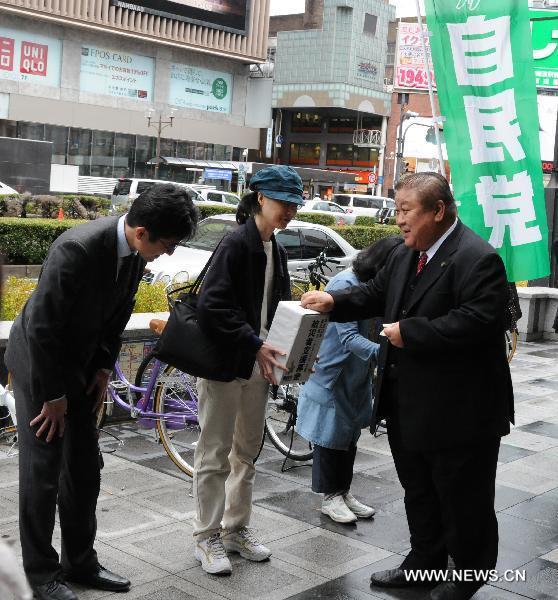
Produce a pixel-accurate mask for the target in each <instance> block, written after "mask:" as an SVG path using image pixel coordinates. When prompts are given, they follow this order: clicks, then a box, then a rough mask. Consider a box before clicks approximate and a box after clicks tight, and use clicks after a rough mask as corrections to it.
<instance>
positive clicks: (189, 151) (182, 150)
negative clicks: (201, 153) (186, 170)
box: [176, 142, 196, 158]
mask: <svg viewBox="0 0 558 600" xmlns="http://www.w3.org/2000/svg"><path fill="white" fill-rule="evenodd" d="M176 156H178V157H180V158H194V157H195V156H196V142H176Z"/></svg>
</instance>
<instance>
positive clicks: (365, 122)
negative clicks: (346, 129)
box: [360, 115, 382, 129]
mask: <svg viewBox="0 0 558 600" xmlns="http://www.w3.org/2000/svg"><path fill="white" fill-rule="evenodd" d="M381 128H382V119H381V118H378V117H374V116H372V115H370V116H368V117H362V119H361V120H360V129H381Z"/></svg>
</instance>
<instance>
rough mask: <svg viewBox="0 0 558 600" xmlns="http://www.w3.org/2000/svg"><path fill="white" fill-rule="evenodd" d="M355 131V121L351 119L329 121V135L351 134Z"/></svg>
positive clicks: (338, 118)
mask: <svg viewBox="0 0 558 600" xmlns="http://www.w3.org/2000/svg"><path fill="white" fill-rule="evenodd" d="M355 129H356V119H354V118H351V117H333V118H332V119H330V120H329V127H328V131H329V132H330V133H353V131H354V130H355Z"/></svg>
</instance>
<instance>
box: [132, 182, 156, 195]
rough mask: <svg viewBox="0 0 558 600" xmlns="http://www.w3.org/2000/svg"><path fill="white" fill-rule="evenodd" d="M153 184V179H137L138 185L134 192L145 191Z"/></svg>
mask: <svg viewBox="0 0 558 600" xmlns="http://www.w3.org/2000/svg"><path fill="white" fill-rule="evenodd" d="M154 185H155V184H154V183H153V181H138V186H137V188H136V194H138V195H139V194H142V193H143V192H147V190H149V189H151V188H152V187H153V186H154Z"/></svg>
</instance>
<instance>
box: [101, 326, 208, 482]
mask: <svg viewBox="0 0 558 600" xmlns="http://www.w3.org/2000/svg"><path fill="white" fill-rule="evenodd" d="M150 326H152V325H151V324H150ZM156 326H157V323H154V324H153V326H152V328H154V327H156ZM113 378H114V379H113V380H112V381H111V382H110V383H109V387H108V391H107V396H106V400H105V402H104V403H103V405H102V406H101V409H100V410H99V413H98V417H97V425H98V426H99V427H101V426H102V424H103V422H104V420H105V417H106V416H107V415H111V414H112V412H113V409H114V405H115V404H116V405H118V406H120V407H121V408H123V409H124V410H126V411H128V412H129V413H130V416H131V417H132V418H134V419H137V421H138V423H139V424H140V425H141V427H143V428H145V429H154V430H155V431H156V433H157V437H158V440H159V441H160V443H161V444H163V447H164V448H165V450H166V452H167V454H168V455H169V457H170V459H171V460H172V461H173V462H174V464H175V465H176V466H177V467H178V468H179V469H180V470H181V471H182V472H184V473H186V475H189V476H190V477H191V476H192V474H193V469H194V467H193V465H194V450H195V447H196V443H197V441H198V438H199V433H200V428H199V425H198V396H197V393H196V378H195V377H192V376H191V375H188V374H186V373H183V372H182V371H180V370H179V369H176V368H175V367H172V366H170V365H166V364H164V363H162V362H161V361H159V360H157V359H156V358H155V357H154V356H153V355H152V354H148V355H147V356H146V357H145V358H144V359H143V361H142V363H141V365H140V367H139V369H138V372H137V374H136V378H135V381H134V383H131V382H130V381H128V380H127V378H126V376H125V375H124V373H123V372H122V369H121V367H120V364H119V363H118V362H117V363H116V364H115V366H114V372H113Z"/></svg>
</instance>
